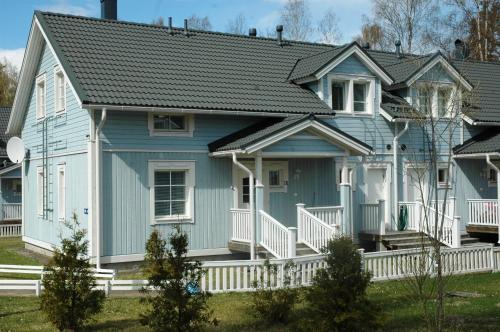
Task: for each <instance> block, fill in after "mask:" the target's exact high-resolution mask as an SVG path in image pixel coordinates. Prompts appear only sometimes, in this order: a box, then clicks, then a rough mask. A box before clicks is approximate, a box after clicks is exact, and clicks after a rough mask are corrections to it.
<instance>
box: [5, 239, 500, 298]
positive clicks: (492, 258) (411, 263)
mask: <svg viewBox="0 0 500 332" xmlns="http://www.w3.org/2000/svg"><path fill="white" fill-rule="evenodd" d="M360 252H361V255H362V258H363V259H362V262H363V268H364V269H365V270H367V271H369V272H370V273H371V275H372V281H375V282H378V281H385V280H393V279H403V278H408V277H413V276H415V275H417V274H418V271H419V269H421V268H422V267H423V271H425V272H427V273H429V274H430V275H433V274H434V273H435V261H434V255H432V249H428V251H425V252H424V253H423V254H422V252H421V251H420V250H419V249H404V250H393V251H381V252H370V253H364V252H363V250H360ZM441 257H442V259H443V266H444V273H445V274H467V273H478V272H498V271H500V269H499V266H500V247H494V246H493V245H484V244H481V245H475V246H467V247H462V248H442V252H441ZM291 262H292V263H293V265H294V267H293V268H291V269H287V268H286V266H287V265H290V263H291ZM270 263H271V264H273V265H276V267H277V272H276V274H273V275H268V274H266V273H265V267H264V260H253V261H251V260H231V261H209V262H205V263H203V269H204V270H205V274H204V275H203V277H202V279H201V280H200V288H201V289H202V290H204V291H210V292H212V293H222V292H244V291H253V290H255V283H256V282H260V281H264V282H266V283H270V285H271V286H273V287H281V286H283V284H284V281H285V278H286V277H287V276H288V277H289V278H290V281H291V285H292V286H308V285H310V284H311V281H312V280H313V277H314V276H315V274H316V273H317V271H318V269H319V268H321V267H324V266H325V262H324V256H323V255H310V256H302V257H295V258H293V259H272V260H270ZM421 263H422V264H421ZM17 269H18V270H19V271H20V270H22V269H24V270H27V271H31V270H30V269H27V268H26V267H23V266H17ZM27 273H32V272H27ZM261 278H263V280H261ZM97 285H98V286H97V288H98V289H102V290H104V291H105V292H106V294H109V293H111V292H114V291H137V290H140V289H141V288H143V287H147V285H148V282H147V281H146V280H116V279H110V278H108V279H106V280H104V279H103V278H102V277H101V278H100V279H99V280H97ZM0 290H8V291H16V290H28V291H34V292H35V293H36V294H37V295H39V294H40V292H41V291H43V287H42V282H41V280H1V279H0Z"/></svg>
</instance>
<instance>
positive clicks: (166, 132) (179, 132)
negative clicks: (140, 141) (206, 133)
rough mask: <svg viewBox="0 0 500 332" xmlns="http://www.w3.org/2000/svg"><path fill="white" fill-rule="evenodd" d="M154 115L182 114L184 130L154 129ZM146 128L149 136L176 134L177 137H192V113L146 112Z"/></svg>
mask: <svg viewBox="0 0 500 332" xmlns="http://www.w3.org/2000/svg"><path fill="white" fill-rule="evenodd" d="M155 115H171V116H184V117H185V118H186V129H185V130H167V129H155V124H154V116H155ZM148 129H149V136H177V137H193V132H194V115H193V114H186V113H154V112H150V113H148Z"/></svg>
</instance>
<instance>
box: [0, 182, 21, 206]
mask: <svg viewBox="0 0 500 332" xmlns="http://www.w3.org/2000/svg"><path fill="white" fill-rule="evenodd" d="M20 180H21V179H20V178H2V197H1V200H0V202H1V203H21V193H20V192H19V193H18V192H15V191H14V188H13V183H14V182H15V181H20Z"/></svg>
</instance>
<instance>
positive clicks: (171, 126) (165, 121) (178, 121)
mask: <svg viewBox="0 0 500 332" xmlns="http://www.w3.org/2000/svg"><path fill="white" fill-rule="evenodd" d="M153 122H154V128H155V129H160V130H185V129H186V116H184V115H154V116H153Z"/></svg>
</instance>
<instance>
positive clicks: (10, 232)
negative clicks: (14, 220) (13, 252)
mask: <svg viewBox="0 0 500 332" xmlns="http://www.w3.org/2000/svg"><path fill="white" fill-rule="evenodd" d="M21 232H22V225H21V224H3V225H0V237H11V236H21V235H22V234H21Z"/></svg>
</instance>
